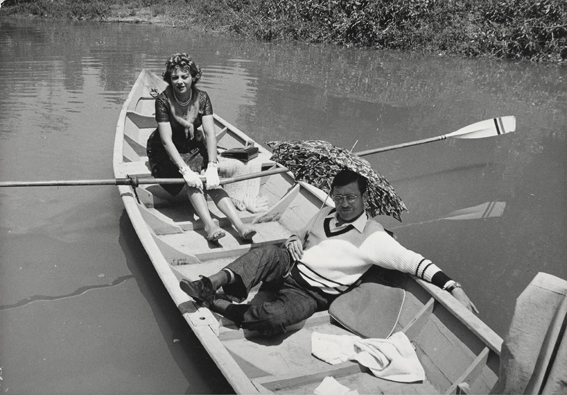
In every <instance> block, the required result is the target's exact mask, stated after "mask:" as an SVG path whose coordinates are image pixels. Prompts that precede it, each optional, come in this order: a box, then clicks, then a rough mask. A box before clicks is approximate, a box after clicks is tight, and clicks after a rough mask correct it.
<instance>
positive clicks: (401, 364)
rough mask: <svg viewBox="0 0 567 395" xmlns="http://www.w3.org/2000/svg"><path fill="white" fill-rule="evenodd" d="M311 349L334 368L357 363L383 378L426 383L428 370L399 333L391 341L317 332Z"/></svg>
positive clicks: (403, 335) (401, 333) (391, 337)
mask: <svg viewBox="0 0 567 395" xmlns="http://www.w3.org/2000/svg"><path fill="white" fill-rule="evenodd" d="M311 347H312V353H313V355H314V356H316V357H317V358H319V359H321V360H323V361H325V362H327V363H330V364H333V365H334V364H337V363H341V362H344V361H347V360H353V361H357V362H358V363H360V364H361V365H363V366H366V367H367V368H369V369H370V371H371V372H372V374H374V375H375V376H376V377H380V378H382V379H386V380H391V381H397V382H403V383H412V382H416V381H423V380H425V371H424V370H423V367H422V366H421V363H420V362H419V359H418V358H417V354H416V353H415V350H414V349H413V346H412V344H411V343H410V341H409V339H408V338H407V336H406V335H405V334H404V333H403V332H396V333H394V334H393V335H392V336H390V337H389V338H388V339H362V338H360V337H358V336H349V335H326V334H322V333H317V332H313V334H312V335H311Z"/></svg>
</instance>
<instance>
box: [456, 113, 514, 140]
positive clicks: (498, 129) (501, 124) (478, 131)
mask: <svg viewBox="0 0 567 395" xmlns="http://www.w3.org/2000/svg"><path fill="white" fill-rule="evenodd" d="M515 131H516V117H515V116H513V115H510V116H507V117H498V118H492V119H487V120H484V121H480V122H477V123H473V124H472V125H469V126H465V127H464V128H461V129H459V130H457V131H456V132H453V133H449V134H447V135H446V137H453V138H458V139H481V138H485V137H492V136H499V135H501V134H506V133H513V132H515Z"/></svg>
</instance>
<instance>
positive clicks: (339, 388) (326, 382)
mask: <svg viewBox="0 0 567 395" xmlns="http://www.w3.org/2000/svg"><path fill="white" fill-rule="evenodd" d="M314 393H315V395H355V394H358V391H356V390H354V391H351V390H350V389H349V388H348V387H345V386H344V385H342V384H341V383H339V382H338V381H337V380H335V379H334V378H333V377H331V376H327V377H325V378H324V379H323V381H322V382H321V384H319V386H318V387H317V388H315V391H314Z"/></svg>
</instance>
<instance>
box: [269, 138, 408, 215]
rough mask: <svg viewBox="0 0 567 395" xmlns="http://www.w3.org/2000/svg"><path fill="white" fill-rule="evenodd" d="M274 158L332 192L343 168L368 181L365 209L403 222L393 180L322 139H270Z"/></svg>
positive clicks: (300, 178)
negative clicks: (334, 182) (335, 178)
mask: <svg viewBox="0 0 567 395" xmlns="http://www.w3.org/2000/svg"><path fill="white" fill-rule="evenodd" d="M266 144H267V145H268V146H269V147H270V148H271V149H272V160H274V161H275V162H277V163H280V164H281V165H283V166H285V167H287V168H288V169H289V170H290V171H291V172H292V173H293V174H294V176H295V179H296V180H298V181H305V182H308V183H309V184H311V185H313V186H315V187H317V188H319V189H321V190H323V191H325V192H327V193H328V192H329V191H330V189H331V182H332V180H333V178H334V177H335V175H336V174H337V173H338V172H339V171H340V170H343V169H349V170H352V171H355V172H357V173H358V174H360V175H361V176H363V177H366V179H367V180H368V191H367V195H368V196H367V199H366V211H367V213H368V214H369V215H370V216H371V217H374V216H376V215H390V216H392V217H394V218H396V219H397V220H398V221H400V222H401V217H400V215H401V213H402V212H403V211H407V208H406V205H405V204H404V202H402V199H400V197H399V196H398V195H397V194H396V192H395V191H394V188H392V186H391V185H390V183H389V182H388V181H387V180H386V179H385V178H384V177H383V176H382V175H381V174H379V173H378V172H376V171H374V170H373V169H372V166H371V165H370V163H368V161H366V160H364V159H362V158H360V157H358V156H356V155H355V154H353V153H351V152H349V151H348V150H346V149H344V148H340V147H336V146H334V145H332V144H331V143H328V142H326V141H323V140H296V141H270V142H268V143H266Z"/></svg>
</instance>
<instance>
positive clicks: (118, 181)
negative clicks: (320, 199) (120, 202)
mask: <svg viewBox="0 0 567 395" xmlns="http://www.w3.org/2000/svg"><path fill="white" fill-rule="evenodd" d="M287 171H289V170H288V169H287V168H285V167H278V168H276V169H270V170H266V171H260V172H257V173H250V174H245V175H242V176H238V177H232V178H223V179H221V181H220V184H221V185H225V184H231V183H233V182H239V181H245V180H250V179H253V178H258V177H265V176H271V175H274V174H279V173H285V172H287ZM201 180H202V181H203V182H205V178H204V177H201ZM184 182H185V180H184V179H183V178H151V177H142V178H137V177H132V178H115V179H114V178H113V179H105V180H63V181H5V182H0V188H2V187H46V186H47V187H58V186H94V185H136V184H183V183H184Z"/></svg>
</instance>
